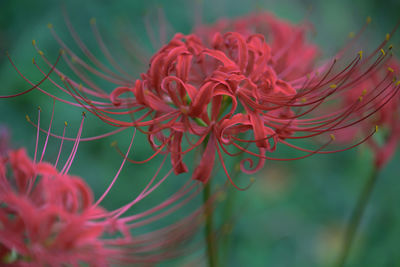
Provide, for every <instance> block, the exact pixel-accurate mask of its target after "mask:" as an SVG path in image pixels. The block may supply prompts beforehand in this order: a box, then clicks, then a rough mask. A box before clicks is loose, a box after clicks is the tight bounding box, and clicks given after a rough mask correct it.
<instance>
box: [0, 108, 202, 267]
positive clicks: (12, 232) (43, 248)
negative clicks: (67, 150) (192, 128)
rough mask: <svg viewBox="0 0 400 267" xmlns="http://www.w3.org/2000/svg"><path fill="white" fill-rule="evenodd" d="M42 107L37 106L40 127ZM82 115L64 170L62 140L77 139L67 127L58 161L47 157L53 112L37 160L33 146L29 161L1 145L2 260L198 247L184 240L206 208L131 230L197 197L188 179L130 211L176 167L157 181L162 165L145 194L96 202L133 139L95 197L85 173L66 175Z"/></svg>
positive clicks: (108, 256) (31, 261)
mask: <svg viewBox="0 0 400 267" xmlns="http://www.w3.org/2000/svg"><path fill="white" fill-rule="evenodd" d="M40 113H41V111H40V109H39V117H38V124H37V127H38V130H39V129H40ZM53 114H54V109H53ZM84 119H85V116H83V118H82V122H81V125H80V128H79V131H78V136H77V137H76V138H74V146H73V149H72V152H71V154H70V156H69V157H68V159H67V161H66V162H65V164H64V167H63V168H62V169H61V171H58V170H57V169H56V166H57V165H58V162H59V159H60V152H61V149H62V144H63V142H64V140H69V139H73V138H67V137H65V127H66V125H65V127H64V131H63V135H62V136H61V137H60V139H61V145H60V152H59V153H58V157H57V159H56V163H55V164H51V163H48V162H43V161H42V160H43V156H44V153H45V151H46V147H47V142H48V138H49V136H50V135H54V134H51V133H50V129H51V125H52V122H53V116H52V118H51V123H50V126H49V129H48V131H47V136H46V142H45V145H44V148H43V151H42V153H41V156H40V158H39V156H38V154H37V153H36V152H35V156H34V159H33V160H31V159H30V158H29V157H28V156H27V154H26V151H25V149H18V150H9V149H5V150H3V151H1V156H0V203H1V205H0V225H1V227H0V262H3V263H9V264H14V265H15V266H63V265H65V264H71V265H74V266H77V265H79V264H81V263H86V264H89V265H90V266H108V265H109V264H111V263H120V264H121V263H122V264H124V263H155V262H158V261H161V260H164V259H168V258H171V257H176V256H178V255H181V254H182V253H187V252H188V251H189V250H190V249H193V248H191V247H188V248H182V244H184V241H186V240H188V239H190V238H191V237H192V236H193V234H194V233H195V232H196V229H197V227H198V226H199V225H200V224H199V223H200V221H199V219H198V217H199V216H200V215H201V214H202V208H203V207H202V208H198V209H196V210H195V211H193V212H192V213H191V214H189V215H188V216H186V217H183V218H182V219H179V220H175V222H174V223H172V224H169V225H166V226H163V227H162V228H159V229H156V230H154V231H150V232H147V233H141V234H136V235H133V234H132V230H135V229H140V227H143V226H148V225H149V224H151V223H153V222H155V221H158V220H160V219H163V218H164V217H166V216H168V215H170V214H174V212H175V211H177V210H179V209H180V208H181V207H182V206H184V205H186V204H187V203H189V202H190V200H191V199H193V198H194V197H195V196H196V194H197V192H198V191H199V188H200V187H199V183H198V182H197V183H196V182H193V181H189V182H188V183H186V184H185V185H184V186H183V187H182V188H180V189H179V190H178V191H177V192H176V193H175V194H172V195H171V196H170V197H168V198H167V199H166V200H165V201H163V202H161V203H159V204H158V205H156V206H154V207H152V208H150V209H147V210H145V211H143V212H140V213H136V214H134V215H125V214H126V212H127V211H129V210H130V209H131V207H133V206H135V205H136V204H137V203H139V202H141V201H142V200H143V199H145V198H146V197H147V196H148V195H149V194H150V193H151V192H153V191H154V190H155V189H157V188H158V187H159V186H160V185H161V184H162V183H163V181H165V179H166V178H167V177H168V175H169V174H170V173H171V172H172V170H171V171H169V172H168V173H167V174H166V175H165V176H164V177H162V178H161V179H159V180H158V181H157V176H158V173H159V171H160V169H161V167H160V169H159V170H158V171H157V172H156V174H155V175H154V177H153V178H152V179H151V180H150V181H149V183H148V184H147V186H146V187H145V188H144V189H143V190H142V192H141V193H140V194H139V195H138V196H136V197H135V198H134V199H133V200H132V201H130V202H128V203H127V204H125V205H123V206H121V207H120V208H117V209H115V210H113V211H107V210H105V209H103V208H101V207H100V206H99V204H100V203H101V202H102V201H103V199H104V198H105V197H106V196H107V194H108V192H109V191H110V189H111V187H112V186H113V185H114V183H115V182H116V180H117V178H118V176H119V175H120V172H121V169H122V167H123V165H124V163H125V161H126V156H127V154H128V153H129V151H130V148H131V146H132V142H131V144H130V146H129V149H128V152H127V153H126V155H125V157H124V160H123V162H122V164H121V167H120V168H119V169H118V171H117V174H116V175H115V177H114V179H113V180H112V182H111V183H110V186H109V187H108V188H107V190H106V191H105V192H104V193H103V194H102V196H101V197H100V198H99V199H98V200H97V201H94V199H93V193H92V191H91V189H90V187H89V186H88V185H87V184H86V183H85V182H84V181H83V180H82V179H81V178H80V177H77V176H73V175H70V174H68V171H69V169H70V167H71V164H72V162H73V159H74V157H75V155H76V153H77V149H78V145H79V142H80V141H81V134H82V128H83V123H84ZM28 120H29V121H30V119H29V118H28ZM30 122H31V121H30ZM31 123H32V124H33V122H31ZM35 125H36V124H35ZM38 134H39V131H38ZM133 136H134V135H133ZM1 137H5V135H2V136H1ZM37 140H39V136H38V137H37ZM132 141H133V137H132ZM0 142H1V143H6V139H5V138H1V139H0ZM36 147H38V145H36ZM105 236H108V237H105Z"/></svg>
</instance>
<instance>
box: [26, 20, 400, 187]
mask: <svg viewBox="0 0 400 267" xmlns="http://www.w3.org/2000/svg"><path fill="white" fill-rule="evenodd" d="M70 27H71V26H70ZM70 29H71V33H72V34H73V37H74V39H75V40H76V42H77V44H78V45H79V46H80V47H81V49H82V51H83V52H84V53H85V54H86V55H87V56H88V58H89V59H90V60H91V61H92V62H93V63H94V64H95V65H96V66H97V67H98V69H96V68H93V67H91V66H90V65H88V64H87V63H85V62H84V61H83V60H82V59H80V58H79V57H77V55H76V54H75V53H74V52H72V50H70V49H69V48H68V47H67V46H65V44H64V43H63V42H62V40H61V39H60V38H59V37H58V36H57V35H56V34H55V32H54V30H53V29H52V32H53V33H54V34H55V37H56V39H57V40H58V41H59V43H60V44H61V45H62V46H63V48H64V49H65V52H66V53H65V54H63V58H64V59H65V60H66V62H67V63H68V64H69V65H70V66H71V68H72V70H73V71H74V72H75V74H76V75H77V76H78V77H79V78H81V79H82V82H84V83H85V85H82V84H79V83H77V82H75V81H73V80H71V79H69V78H68V77H66V76H65V75H64V74H63V73H62V72H61V71H60V70H58V69H57V68H55V66H54V65H53V64H51V63H50V62H49V61H48V60H47V58H46V57H45V56H44V55H43V52H42V51H40V50H39V49H38V52H39V54H40V55H41V56H42V58H43V59H44V60H45V61H46V62H47V63H48V64H49V66H50V67H51V70H50V72H49V73H48V74H46V72H44V71H43V70H42V69H40V67H39V66H37V65H36V64H35V65H36V66H37V67H38V68H39V70H40V71H41V72H42V73H43V75H44V76H45V79H46V78H47V79H48V80H49V81H50V82H52V83H53V84H54V85H55V86H57V87H58V88H59V89H60V90H62V91H63V92H66V93H67V94H69V95H71V96H73V97H74V98H75V100H76V101H77V102H78V103H73V102H69V103H71V104H73V105H81V106H83V107H85V108H86V109H87V110H88V111H90V112H92V113H93V114H95V115H96V116H98V117H99V118H100V119H101V120H103V121H105V122H106V123H108V124H110V125H113V126H117V127H120V130H122V129H125V128H127V127H131V126H134V127H137V128H138V129H139V130H140V131H142V132H144V133H145V134H147V135H148V139H149V142H150V144H151V145H152V147H153V148H154V150H155V154H154V155H153V156H151V157H150V158H149V159H148V160H150V159H152V158H153V157H154V156H155V155H157V154H159V153H169V154H170V155H171V162H172V166H173V169H174V171H175V173H176V174H179V173H183V172H187V171H188V168H187V166H186V164H185V162H184V155H185V154H187V153H188V152H189V151H191V150H193V149H195V148H197V147H199V146H202V147H203V148H204V151H203V155H202V158H201V160H200V163H198V165H197V167H196V168H195V170H194V171H193V175H192V177H193V179H195V180H200V181H202V182H207V181H208V179H209V178H210V175H211V172H212V170H213V165H214V161H215V154H216V153H217V154H218V157H219V159H220V161H221V163H222V166H223V168H224V170H225V172H226V175H227V176H228V178H229V179H230V181H231V182H232V184H234V185H235V183H234V182H233V181H232V180H231V178H230V176H229V173H228V170H227V167H226V166H225V163H224V159H223V153H225V154H227V155H230V156H234V155H237V154H238V153H243V152H245V153H246V154H247V155H249V156H254V157H256V158H258V159H259V162H258V163H257V165H256V166H254V165H255V164H254V162H253V159H252V158H251V157H249V158H247V159H244V160H242V162H241V169H242V171H244V172H246V173H252V172H255V171H257V170H258V169H259V168H261V167H262V166H263V165H264V161H265V159H272V160H293V159H299V158H304V157H307V156H310V155H312V154H315V153H332V152H336V151H342V150H345V149H348V148H351V147H354V146H356V145H358V144H360V143H362V142H364V141H365V140H367V139H368V138H369V137H370V136H371V135H372V134H373V133H374V132H375V131H373V130H372V129H371V132H370V133H369V134H367V136H366V137H365V138H364V139H363V140H361V141H359V142H358V143H356V144H354V145H351V146H350V147H348V148H342V149H340V150H335V151H323V149H324V148H325V147H326V146H327V145H328V144H329V143H331V142H332V141H333V140H334V138H335V137H334V135H333V133H335V132H337V131H338V130H343V129H346V128H349V127H354V125H355V124H357V123H358V122H361V121H363V120H365V119H367V118H368V117H369V115H365V116H362V117H359V113H360V111H361V110H364V109H365V108H366V107H369V108H368V110H369V111H371V112H372V113H373V112H376V111H378V110H380V109H381V108H382V106H383V105H378V106H371V105H370V101H359V99H358V98H357V99H355V100H353V101H349V102H347V103H346V105H345V106H343V107H341V108H339V109H335V110H334V111H331V109H329V108H326V104H325V103H329V102H332V103H335V101H336V99H337V98H338V96H340V95H341V94H342V92H355V93H356V94H357V92H358V89H357V88H359V87H360V86H362V84H363V83H365V82H368V80H369V79H370V77H371V75H373V74H374V73H376V72H378V71H379V72H382V71H383V72H385V71H387V68H385V66H386V64H385V62H386V61H387V60H388V59H390V58H391V55H390V54H389V53H387V52H388V50H389V49H390V47H388V48H386V45H387V43H388V40H385V41H384V42H382V44H381V45H380V46H379V47H378V49H376V50H375V51H374V52H372V53H371V54H369V55H363V52H362V51H360V52H359V53H358V54H356V55H355V56H354V57H353V58H352V59H350V60H347V59H346V58H344V55H345V54H346V53H344V52H346V51H350V48H351V46H352V44H354V42H352V43H350V44H349V45H347V46H346V47H345V48H344V49H343V50H342V51H340V53H338V54H337V55H336V57H335V58H334V59H332V60H328V61H326V62H325V63H322V64H321V65H320V66H319V67H314V61H315V59H316V56H317V54H318V49H317V48H316V46H315V45H312V44H309V43H308V42H307V41H306V40H305V34H306V32H307V31H306V30H307V29H308V27H307V26H306V25H302V26H295V25H292V24H290V23H288V22H285V21H282V20H279V19H277V18H275V17H274V16H272V15H270V14H268V13H262V14H258V15H251V16H248V17H244V18H241V19H238V20H232V21H230V20H222V21H220V22H217V24H216V25H214V26H210V27H206V26H203V27H199V28H198V29H196V30H195V31H194V34H190V35H183V34H176V35H175V36H174V37H173V39H172V40H171V41H170V42H169V43H168V44H166V45H164V46H163V47H162V48H161V49H160V50H159V51H157V52H156V53H155V54H154V56H153V57H152V58H151V60H150V66H149V69H148V71H147V72H146V73H144V74H142V75H141V79H138V80H136V82H134V83H132V82H131V81H130V78H129V77H127V76H126V75H125V73H122V74H118V73H115V72H113V71H111V70H110V69H108V68H106V67H105V66H104V65H103V64H101V63H100V62H99V60H97V59H96V58H95V57H94V56H93V55H92V54H91V53H90V52H89V51H88V49H87V48H86V47H85V46H84V44H83V43H82V41H81V40H80V39H79V37H78V36H77V35H76V33H75V32H74V31H73V29H72V28H70ZM96 36H97V38H98V40H99V42H100V47H101V48H102V50H103V51H104V53H105V55H106V56H107V58H108V59H109V60H110V62H112V64H113V65H115V63H116V62H115V60H112V59H113V58H112V57H110V54H109V53H108V50H107V49H106V47H105V44H104V43H103V42H102V41H101V38H100V37H99V33H98V31H97V30H96ZM34 45H35V46H36V44H34ZM385 49H386V50H385ZM68 55H70V56H71V57H72V59H73V62H72V61H71V60H70V59H69V58H68ZM117 67H118V65H116V66H115V68H116V69H119V68H117ZM79 69H85V70H87V71H89V72H91V73H93V74H95V75H97V76H99V77H101V78H103V79H105V80H107V81H109V82H111V83H113V84H115V85H117V86H119V87H117V88H116V89H115V90H114V91H113V92H112V93H111V94H108V93H106V92H105V91H104V90H102V89H101V88H100V87H98V86H97V85H96V84H95V83H93V82H92V79H90V77H89V76H88V75H85V72H83V71H79ZM52 71H54V72H55V73H57V74H58V75H59V76H61V80H62V85H59V84H57V83H56V82H55V81H54V80H52V79H51V78H49V77H48V76H49V75H50V73H51V72H52ZM381 78H382V79H381V81H380V82H381V83H382V84H387V86H379V87H378V91H377V96H376V97H375V98H374V101H377V102H378V103H386V102H388V101H389V100H390V99H391V98H393V97H394V96H395V94H396V93H397V91H398V90H397V89H398V87H399V85H398V84H396V83H393V81H392V80H391V79H389V77H388V76H384V77H381ZM25 79H26V78H25ZM31 84H32V83H31ZM32 85H33V86H34V88H37V89H38V90H41V91H42V92H44V93H46V94H48V95H50V94H49V93H48V92H46V91H44V90H42V89H41V88H40V87H39V85H40V84H36V85H34V84H32ZM30 90H31V89H30ZM53 97H54V96H53ZM331 99H332V101H329V100H331ZM59 100H61V101H63V102H68V101H66V100H63V99H59ZM386 100H388V101H386ZM120 130H116V131H114V132H118V131H120ZM112 133H113V132H112ZM324 134H328V135H329V134H330V136H331V138H329V141H326V142H325V144H323V145H322V146H321V147H319V148H316V149H306V148H301V147H298V146H296V145H294V144H292V143H290V142H289V141H288V140H290V139H303V138H311V137H315V136H320V135H324ZM278 143H281V144H285V145H287V146H289V147H291V148H294V149H298V150H301V151H304V152H307V154H306V155H303V156H300V157H296V158H290V159H286V158H274V157H271V156H269V155H268V154H270V153H271V152H273V151H274V150H275V149H276V146H277V144H278ZM222 152H223V153H222ZM148 160H144V161H142V162H145V161H148ZM131 161H132V160H131ZM132 162H135V161H132ZM246 162H247V163H249V165H250V167H249V168H246V167H245V166H244V164H245V163H246ZM235 186H236V185H235ZM236 187H237V186H236Z"/></svg>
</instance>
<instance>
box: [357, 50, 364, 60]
mask: <svg viewBox="0 0 400 267" xmlns="http://www.w3.org/2000/svg"><path fill="white" fill-rule="evenodd" d="M363 53H364V52H363V51H362V50H360V51H358V55H359V56H360V59H362V57H363Z"/></svg>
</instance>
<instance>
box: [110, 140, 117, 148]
mask: <svg viewBox="0 0 400 267" xmlns="http://www.w3.org/2000/svg"><path fill="white" fill-rule="evenodd" d="M117 144H118V142H117V141H112V142H111V144H110V146H111V147H115V146H116V145H117Z"/></svg>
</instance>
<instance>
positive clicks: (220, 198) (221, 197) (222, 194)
mask: <svg viewBox="0 0 400 267" xmlns="http://www.w3.org/2000/svg"><path fill="white" fill-rule="evenodd" d="M225 199H226V193H225V192H222V191H221V192H219V193H218V194H217V200H218V201H219V202H222V201H224V200H225Z"/></svg>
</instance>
